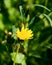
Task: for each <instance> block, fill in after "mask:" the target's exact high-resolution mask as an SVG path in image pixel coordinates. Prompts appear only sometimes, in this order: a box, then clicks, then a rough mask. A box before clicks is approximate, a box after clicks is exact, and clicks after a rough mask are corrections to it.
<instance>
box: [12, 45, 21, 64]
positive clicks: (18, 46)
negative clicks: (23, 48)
mask: <svg viewBox="0 0 52 65" xmlns="http://www.w3.org/2000/svg"><path fill="white" fill-rule="evenodd" d="M19 49H20V44H17V51H16V54H15V57H14V63H13V65H15V62H16V56H17V54H18V51H19Z"/></svg>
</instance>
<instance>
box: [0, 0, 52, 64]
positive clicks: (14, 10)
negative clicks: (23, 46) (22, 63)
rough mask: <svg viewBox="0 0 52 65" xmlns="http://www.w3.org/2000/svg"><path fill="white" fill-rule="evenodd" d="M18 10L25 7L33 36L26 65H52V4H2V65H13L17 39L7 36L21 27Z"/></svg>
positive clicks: (10, 0) (45, 0)
mask: <svg viewBox="0 0 52 65" xmlns="http://www.w3.org/2000/svg"><path fill="white" fill-rule="evenodd" d="M19 6H22V7H23V13H24V21H23V22H24V23H28V24H29V28H30V29H32V31H33V33H34V37H33V39H32V40H29V42H28V56H26V57H27V59H26V64H27V65H52V0H0V65H12V64H13V61H12V60H11V56H10V53H11V52H12V46H13V43H14V39H13V38H12V37H11V36H9V35H6V34H5V33H6V30H7V31H9V32H12V26H13V25H15V26H19V25H20V24H21V23H22V17H21V14H20V10H19ZM6 41H7V42H6Z"/></svg>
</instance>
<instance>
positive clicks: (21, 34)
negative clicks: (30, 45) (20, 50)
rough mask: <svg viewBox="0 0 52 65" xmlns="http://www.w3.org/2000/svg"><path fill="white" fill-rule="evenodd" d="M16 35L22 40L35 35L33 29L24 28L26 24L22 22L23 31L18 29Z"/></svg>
mask: <svg viewBox="0 0 52 65" xmlns="http://www.w3.org/2000/svg"><path fill="white" fill-rule="evenodd" d="M16 35H17V37H18V38H19V39H20V40H28V39H31V38H32V37H33V34H32V31H31V30H29V29H28V28H24V24H22V28H21V31H20V30H19V29H17V32H16Z"/></svg>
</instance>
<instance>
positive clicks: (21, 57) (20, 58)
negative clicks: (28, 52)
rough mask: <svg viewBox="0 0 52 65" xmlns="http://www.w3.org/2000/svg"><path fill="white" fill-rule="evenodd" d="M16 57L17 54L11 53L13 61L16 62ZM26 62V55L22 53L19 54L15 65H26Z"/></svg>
mask: <svg viewBox="0 0 52 65" xmlns="http://www.w3.org/2000/svg"><path fill="white" fill-rule="evenodd" d="M15 55H16V52H13V53H11V57H12V60H13V61H14V57H15ZM25 60H26V57H25V55H24V54H22V53H18V54H17V55H16V61H15V63H19V64H22V65H24V64H25V65H26V63H25Z"/></svg>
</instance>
